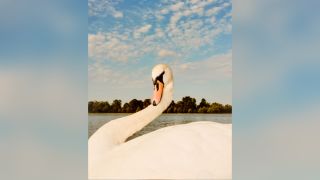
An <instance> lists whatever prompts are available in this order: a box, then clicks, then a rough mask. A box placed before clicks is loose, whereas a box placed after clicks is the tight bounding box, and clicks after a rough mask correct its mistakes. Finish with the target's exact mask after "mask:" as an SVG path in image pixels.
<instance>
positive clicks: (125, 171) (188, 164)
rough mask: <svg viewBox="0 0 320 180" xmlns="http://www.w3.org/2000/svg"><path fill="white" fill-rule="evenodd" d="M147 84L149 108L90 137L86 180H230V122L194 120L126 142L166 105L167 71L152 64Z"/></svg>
mask: <svg viewBox="0 0 320 180" xmlns="http://www.w3.org/2000/svg"><path fill="white" fill-rule="evenodd" d="M152 80H153V82H154V97H153V100H152V104H151V105H150V106H148V107H147V108H145V109H144V110H142V111H139V112H137V113H135V114H132V115H130V116H126V117H123V118H119V119H115V120H112V121H110V122H109V123H106V124H105V125H103V126H102V127H101V128H99V129H98V130H97V131H96V132H95V133H94V134H93V135H92V136H91V137H90V139H89V147H88V157H89V178H90V179H155V178H156V179H185V178H188V179H190V178H191V179H202V178H210V179H229V178H231V171H232V170H231V168H232V164H231V162H232V158H231V156H232V151H231V149H232V146H231V144H232V142H231V141H232V137H231V128H232V125H231V124H220V123H214V122H194V123H189V124H184V125H176V126H170V127H166V128H162V129H159V130H156V131H154V132H151V133H148V134H145V135H142V136H140V137H137V138H135V139H132V140H130V141H128V142H125V141H126V139H127V138H128V137H130V136H131V135H133V134H134V133H135V132H137V131H139V130H140V129H142V128H143V127H144V126H146V125H147V124H148V123H150V122H151V121H152V120H154V119H155V118H156V117H158V116H159V115H160V114H161V113H162V112H163V111H164V110H165V109H166V108H167V107H168V106H169V104H170V103H171V100H172V94H173V77H172V73H171V69H170V68H169V67H168V66H167V65H165V64H159V65H157V66H155V67H154V68H153V70H152Z"/></svg>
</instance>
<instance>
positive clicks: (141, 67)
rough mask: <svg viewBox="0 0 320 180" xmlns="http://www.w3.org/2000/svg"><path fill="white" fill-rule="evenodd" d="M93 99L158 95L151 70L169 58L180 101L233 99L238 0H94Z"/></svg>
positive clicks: (91, 19) (90, 69) (91, 36)
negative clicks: (234, 22) (234, 25)
mask: <svg viewBox="0 0 320 180" xmlns="http://www.w3.org/2000/svg"><path fill="white" fill-rule="evenodd" d="M88 8H89V9H88V11H89V12H88V13H89V21H88V26H89V27H88V28H89V33H88V54H89V59H88V66H89V67H88V76H89V77H88V80H89V84H88V85H89V87H88V91H89V95H88V99H89V100H108V101H111V100H114V99H121V100H123V101H128V100H131V99H133V98H137V99H146V98H150V96H151V94H152V84H151V69H152V67H153V66H154V65H156V64H158V63H167V64H169V65H170V66H171V68H172V69H173V73H174V79H175V87H174V88H175V89H174V100H180V99H181V98H182V97H184V96H192V97H195V98H197V100H198V101H199V100H200V99H201V98H202V97H203V98H206V99H207V100H208V101H210V102H213V101H216V102H221V103H228V104H232V15H231V11H232V4H231V1H223V0H190V1H169V0H159V1H147V0H130V1H129V0H127V1H123V0H121V1H116V0H113V1H110V0H89V1H88Z"/></svg>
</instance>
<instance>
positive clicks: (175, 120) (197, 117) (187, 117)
mask: <svg viewBox="0 0 320 180" xmlns="http://www.w3.org/2000/svg"><path fill="white" fill-rule="evenodd" d="M128 115H130V114H126V113H90V114H89V123H88V126H89V127H88V128H89V137H90V136H91V135H92V134H93V133H94V132H95V131H96V130H97V129H98V128H100V127H101V126H102V125H104V124H105V123H107V122H109V121H111V120H113V119H117V118H120V117H124V116H128ZM196 121H213V122H219V123H232V115H231V114H162V115H161V116H159V117H158V118H157V119H155V120H153V121H152V122H151V123H150V124H148V125H147V126H146V127H144V128H143V129H141V130H140V131H139V132H137V133H135V134H134V135H132V136H131V137H129V138H128V140H130V139H133V138H135V137H137V136H141V135H143V134H146V133H149V132H152V131H155V130H157V129H160V128H163V127H167V126H172V125H177V124H186V123H190V122H196Z"/></svg>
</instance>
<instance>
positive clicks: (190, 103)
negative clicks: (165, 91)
mask: <svg viewBox="0 0 320 180" xmlns="http://www.w3.org/2000/svg"><path fill="white" fill-rule="evenodd" d="M150 104H151V101H150V99H145V100H144V101H141V100H137V99H133V100H131V101H130V102H128V103H125V104H124V105H123V107H122V106H121V100H119V99H116V100H114V101H113V102H112V104H111V105H110V104H109V102H108V101H89V102H88V112H89V113H135V112H138V111H140V110H142V109H144V108H146V107H148V106H149V105H150ZM164 113H232V106H231V105H229V104H226V105H223V104H220V103H217V102H214V103H212V104H210V103H208V102H207V101H206V99H204V98H202V99H201V101H200V103H199V105H197V104H196V99H195V98H192V97H190V96H185V97H183V98H182V100H181V101H178V102H176V103H175V102H174V101H171V103H170V105H169V106H168V108H167V109H166V110H165V111H164Z"/></svg>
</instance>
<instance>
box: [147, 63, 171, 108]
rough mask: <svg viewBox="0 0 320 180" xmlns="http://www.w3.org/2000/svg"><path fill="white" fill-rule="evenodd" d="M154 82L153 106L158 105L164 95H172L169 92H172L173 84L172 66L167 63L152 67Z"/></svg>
mask: <svg viewBox="0 0 320 180" xmlns="http://www.w3.org/2000/svg"><path fill="white" fill-rule="evenodd" d="M152 82H153V87H154V90H153V97H152V100H151V103H152V105H153V106H157V105H158V104H159V103H160V102H161V100H162V99H163V98H162V97H163V96H165V95H167V96H172V94H169V93H172V86H173V77H172V71H171V69H170V67H169V66H168V65H166V64H158V65H156V66H155V67H154V68H153V69H152ZM166 93H168V94H166ZM171 99H172V97H171ZM170 102H171V100H170Z"/></svg>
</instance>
